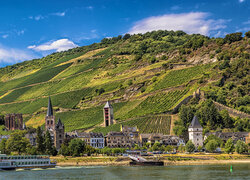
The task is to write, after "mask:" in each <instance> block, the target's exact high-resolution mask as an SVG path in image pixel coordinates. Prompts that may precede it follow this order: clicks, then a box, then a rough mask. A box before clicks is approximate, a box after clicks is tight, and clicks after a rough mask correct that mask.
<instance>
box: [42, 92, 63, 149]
mask: <svg viewBox="0 0 250 180" xmlns="http://www.w3.org/2000/svg"><path fill="white" fill-rule="evenodd" d="M45 131H49V132H50V135H51V138H52V142H53V143H54V146H55V147H56V149H57V150H59V149H60V147H61V145H62V143H63V141H64V124H63V123H62V121H61V120H60V118H59V119H58V122H57V123H56V120H55V116H54V114H53V107H52V103H51V99H50V97H49V102H48V109H47V114H46V117H45Z"/></svg>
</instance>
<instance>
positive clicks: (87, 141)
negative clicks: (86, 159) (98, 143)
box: [77, 132, 90, 145]
mask: <svg viewBox="0 0 250 180" xmlns="http://www.w3.org/2000/svg"><path fill="white" fill-rule="evenodd" d="M77 138H79V139H81V140H83V141H84V142H85V144H87V145H90V134H89V133H87V132H78V133H77Z"/></svg>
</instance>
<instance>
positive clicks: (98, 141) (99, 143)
mask: <svg viewBox="0 0 250 180" xmlns="http://www.w3.org/2000/svg"><path fill="white" fill-rule="evenodd" d="M73 136H76V138H79V139H81V140H83V141H84V142H85V144H86V145H89V146H92V147H93V148H99V149H101V148H104V147H105V139H104V136H103V134H102V133H94V132H90V133H88V132H76V131H75V132H74V133H73Z"/></svg>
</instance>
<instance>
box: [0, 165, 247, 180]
mask: <svg viewBox="0 0 250 180" xmlns="http://www.w3.org/2000/svg"><path fill="white" fill-rule="evenodd" d="M0 179H1V180H5V179H7V180H8V179H14V180H21V179H25V180H26V179H32V180H36V179H86V180H92V179H104V180H106V179H107V180H117V179H118V180H119V179H124V180H125V179H126V180H129V179H143V180H154V179H195V180H200V179H218V180H225V179H230V180H231V179H247V180H250V164H234V165H233V172H232V173H231V172H230V165H193V166H166V167H112V166H105V167H104V166H93V167H91V166H89V167H88V166H82V167H56V168H53V169H46V170H43V169H33V170H17V171H0Z"/></svg>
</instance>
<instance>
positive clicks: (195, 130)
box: [188, 116, 203, 148]
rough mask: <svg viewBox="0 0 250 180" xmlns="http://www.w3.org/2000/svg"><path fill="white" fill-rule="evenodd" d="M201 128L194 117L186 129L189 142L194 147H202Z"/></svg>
mask: <svg viewBox="0 0 250 180" xmlns="http://www.w3.org/2000/svg"><path fill="white" fill-rule="evenodd" d="M202 130H203V128H202V126H201V124H200V122H199V120H198V118H197V116H194V118H193V120H192V122H191V124H190V125H189V127H188V134H189V140H191V141H192V142H193V143H194V145H195V147H196V148H197V147H198V146H201V147H202V146H203V136H202Z"/></svg>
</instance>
